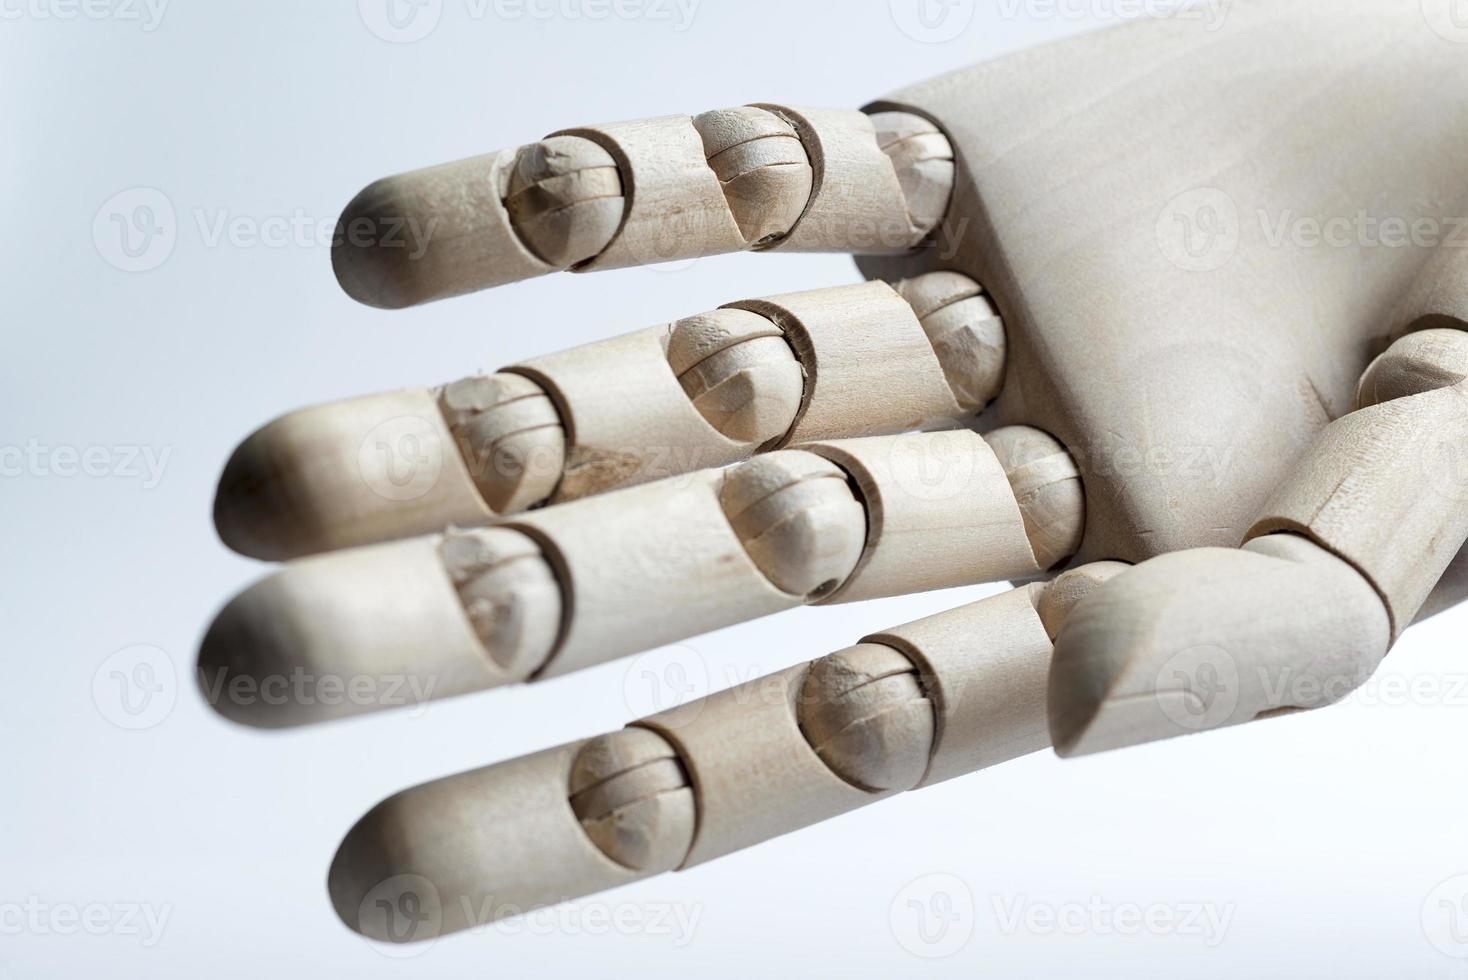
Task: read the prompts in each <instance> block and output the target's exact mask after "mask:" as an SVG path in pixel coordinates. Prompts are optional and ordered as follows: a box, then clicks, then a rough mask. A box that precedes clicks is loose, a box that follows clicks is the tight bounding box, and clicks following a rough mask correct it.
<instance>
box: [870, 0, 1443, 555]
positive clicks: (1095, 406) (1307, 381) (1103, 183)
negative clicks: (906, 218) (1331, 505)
mask: <svg viewBox="0 0 1468 980" xmlns="http://www.w3.org/2000/svg"><path fill="white" fill-rule="evenodd" d="M1327 24H1328V26H1329V29H1328V30H1326V29H1323V25H1327ZM1248 64H1255V65H1268V66H1269V69H1268V70H1267V71H1240V66H1241V65H1248ZM1219 79H1226V80H1227V82H1226V86H1225V87H1223V88H1220V87H1219V85H1220V83H1218V82H1216V81H1213V80H1219ZM1403 106H1411V107H1412V108H1411V111H1410V112H1403V111H1402V107H1403ZM871 108H873V109H884V108H903V109H907V110H909V111H914V112H918V113H920V114H923V115H925V116H927V117H929V118H931V119H933V120H934V121H935V122H936V123H937V124H938V125H939V126H940V127H941V128H942V130H943V131H944V132H945V133H946V134H947V135H948V136H949V138H950V140H951V141H952V143H953V147H954V150H955V152H956V155H957V159H958V168H957V170H958V172H957V176H956V183H955V191H954V197H953V201H952V204H951V205H950V207H949V212H948V217H947V219H946V222H945V225H944V227H943V229H941V232H940V235H939V239H940V240H939V243H938V246H937V247H936V248H931V249H927V250H925V251H924V252H923V253H922V254H921V255H919V256H917V257H915V258H913V259H911V260H907V261H904V262H891V261H878V260H862V261H861V263H860V264H861V265H862V267H863V269H864V270H865V271H867V273H868V274H870V275H881V276H885V277H887V278H894V277H897V276H900V275H902V274H904V273H909V274H910V273H911V272H912V271H915V270H920V269H928V268H934V267H946V268H954V269H958V270H960V271H962V272H965V273H966V274H968V275H969V276H971V277H973V278H974V279H976V280H977V281H979V282H982V283H983V284H984V286H985V288H986V290H987V291H988V292H989V293H990V295H991V296H992V297H993V298H994V300H995V303H996V305H997V306H998V308H999V310H1000V311H1001V312H1002V313H1003V315H1004V317H1005V323H1006V327H1007V333H1008V339H1009V346H1010V359H1009V369H1008V376H1007V379H1006V382H1005V387H1004V390H1003V393H1002V394H1001V396H1000V398H999V401H998V403H997V406H996V409H997V411H996V413H995V424H1004V423H1021V424H1027V425H1033V426H1036V427H1038V428H1040V429H1043V430H1045V431H1047V432H1050V433H1051V434H1053V435H1054V436H1055V437H1056V438H1058V439H1059V440H1060V441H1061V442H1062V443H1063V444H1065V445H1066V447H1067V448H1068V449H1070V450H1071V452H1072V453H1073V454H1074V455H1075V456H1076V458H1077V460H1078V461H1079V462H1080V465H1081V467H1082V474H1083V477H1084V480H1085V486H1086V497H1087V501H1086V502H1087V511H1088V513H1089V515H1090V518H1089V520H1088V522H1087V537H1086V541H1085V543H1084V545H1083V547H1082V549H1081V552H1080V554H1079V556H1078V558H1077V560H1078V561H1087V560H1092V559H1096V558H1116V559H1125V560H1129V561H1137V560H1141V559H1145V558H1147V557H1150V556H1153V555H1158V554H1162V553H1164V552H1167V551H1174V550H1178V549H1182V548H1189V547H1197V546H1203V545H1227V546H1233V545H1237V544H1238V543H1239V541H1240V540H1241V538H1242V536H1243V534H1244V532H1245V531H1246V530H1247V529H1248V527H1249V525H1250V523H1251V522H1252V520H1253V518H1254V515H1255V514H1256V513H1257V512H1258V509H1259V507H1260V506H1262V505H1263V503H1264V501H1265V499H1266V498H1267V497H1268V495H1269V494H1270V493H1271V492H1272V490H1273V488H1274V487H1275V486H1276V485H1277V484H1278V483H1279V482H1280V480H1281V479H1283V478H1284V476H1285V475H1286V474H1287V473H1288V471H1289V468H1290V467H1291V465H1292V464H1293V463H1294V462H1295V461H1296V460H1298V459H1299V458H1300V456H1301V455H1302V453H1304V452H1305V451H1306V450H1307V449H1308V448H1309V446H1310V445H1311V444H1312V442H1313V440H1314V438H1315V436H1316V434H1317V433H1318V432H1319V431H1320V429H1321V428H1323V427H1324V425H1325V424H1326V423H1327V422H1328V421H1330V419H1332V418H1335V417H1338V416H1340V415H1342V414H1344V413H1345V412H1346V411H1347V410H1348V409H1349V407H1350V405H1351V400H1352V395H1353V393H1354V386H1355V383H1356V379H1357V378H1358V377H1359V375H1360V373H1361V371H1362V369H1363V368H1364V367H1365V366H1366V364H1367V362H1368V361H1369V360H1370V359H1371V357H1373V356H1374V355H1375V354H1377V353H1379V352H1380V351H1381V350H1382V349H1384V348H1385V346H1386V343H1387V341H1388V339H1389V337H1390V336H1391V335H1392V333H1393V331H1394V330H1396V329H1397V328H1398V324H1401V323H1408V322H1413V321H1415V320H1416V319H1417V318H1418V316H1419V315H1422V314H1425V313H1428V312H1437V311H1441V310H1457V311H1461V309H1462V308H1463V306H1462V304H1463V302H1464V297H1465V296H1468V279H1464V278H1462V277H1461V276H1456V277H1454V276H1452V275H1450V274H1448V273H1447V272H1445V271H1441V270H1439V271H1437V272H1429V267H1430V266H1432V265H1433V264H1434V263H1437V262H1442V263H1450V264H1451V266H1452V267H1453V268H1461V262H1462V259H1461V255H1458V256H1457V257H1456V258H1452V257H1449V256H1448V255H1447V254H1446V253H1449V252H1457V253H1461V251H1462V250H1460V249H1459V250H1454V249H1450V248H1434V247H1418V246H1417V245H1412V244H1409V245H1407V246H1406V247H1397V248H1388V247H1380V246H1377V247H1372V246H1371V245H1370V244H1368V243H1367V242H1365V241H1361V242H1357V241H1355V240H1354V235H1353V240H1351V241H1349V242H1348V243H1347V244H1346V245H1345V246H1344V247H1338V248H1337V247H1329V246H1326V245H1323V244H1317V245H1314V246H1312V245H1310V244H1308V243H1307V241H1304V240H1301V239H1300V238H1299V237H1297V236H1296V235H1295V234H1294V233H1293V231H1292V229H1293V228H1294V224H1293V222H1294V221H1295V220H1296V219H1300V218H1315V219H1317V220H1328V219H1330V218H1333V217H1343V218H1346V219H1354V218H1355V216H1356V215H1357V212H1358V211H1359V210H1360V209H1361V208H1362V207H1363V206H1365V207H1367V208H1368V209H1369V213H1370V215H1373V216H1375V217H1376V218H1377V219H1385V218H1389V217H1400V218H1404V219H1406V220H1408V221H1411V220H1416V219H1426V220H1428V221H1429V222H1437V223H1438V227H1446V223H1447V222H1450V221H1451V219H1452V218H1454V217H1455V216H1462V215H1464V214H1468V210H1465V194H1468V182H1465V181H1464V179H1463V171H1462V166H1461V161H1463V160H1464V159H1468V58H1464V57H1463V50H1462V47H1461V45H1454V44H1451V43H1449V42H1447V41H1445V40H1444V39H1443V38H1441V37H1439V36H1438V35H1436V34H1434V33H1433V32H1432V31H1431V30H1430V29H1429V28H1428V27H1427V25H1426V23H1425V22H1424V20H1423V18H1422V16H1421V12H1420V11H1419V10H1418V7H1417V5H1416V4H1411V3H1383V2H1378V0H1343V2H1330V3H1325V2H1321V0H1239V2H1237V3H1234V4H1231V5H1230V11H1229V15H1228V17H1227V19H1226V22H1225V23H1224V25H1223V26H1222V28H1221V29H1219V30H1217V31H1214V32H1207V31H1204V30H1203V29H1202V27H1201V25H1199V24H1198V23H1196V22H1191V23H1190V22H1187V21H1184V20H1180V19H1163V20H1148V21H1146V22H1139V23H1137V24H1134V25H1128V26H1126V27H1123V28H1118V29H1114V30H1110V31H1105V32H1102V33H1099V34H1093V35H1088V36H1085V37H1082V38H1078V39H1075V40H1072V41H1067V42H1062V43H1060V44H1055V45H1049V46H1046V47H1042V48H1038V49H1035V50H1031V51H1026V52H1021V53H1019V54H1015V55H1011V56H1009V57H1006V58H1003V59H1001V60H999V61H996V62H992V63H989V64H984V65H979V66H976V67H973V68H969V69H965V70H962V71H959V72H955V73H953V74H950V75H946V76H943V77H940V78H937V79H934V80H932V81H930V82H926V83H923V84H919V85H916V86H913V87H911V88H908V89H905V90H903V91H901V92H899V93H897V94H896V95H894V96H892V97H891V98H889V99H885V100H882V101H880V102H878V103H876V104H875V105H874V106H872V107H871ZM1119 134H1121V135H1119ZM1388 147H1389V149H1384V148H1388ZM1210 208H1212V209H1213V210H1212V212H1210V211H1209V209H1210ZM1210 213H1212V214H1213V215H1214V216H1216V217H1218V218H1220V220H1221V222H1222V223H1221V224H1220V225H1219V226H1218V230H1219V231H1220V232H1221V233H1222V234H1221V235H1220V236H1219V237H1218V238H1217V239H1216V240H1213V241H1212V244H1211V245H1210V244H1209V239H1206V238H1203V237H1200V235H1201V231H1202V229H1201V227H1200V226H1199V224H1198V222H1199V221H1200V220H1202V221H1206V220H1208V216H1209V214H1210ZM1235 214H1236V216H1237V217H1236V218H1235V217H1234V215H1235ZM1261 216H1262V217H1261ZM1188 220H1192V221H1193V225H1192V232H1193V233H1194V238H1193V239H1192V241H1191V243H1190V242H1189V241H1188V239H1187V237H1186V235H1187V232H1188V230H1189V228H1188V225H1187V224H1186V222H1187V221H1188ZM1281 222H1283V223H1284V228H1285V229H1286V230H1285V233H1284V234H1283V236H1282V239H1279V240H1276V239H1277V231H1278V229H1279V228H1280V226H1281ZM1190 244H1191V246H1192V248H1193V251H1192V252H1189V250H1188V247H1189V245H1190ZM1205 246H1207V247H1205ZM1425 275H1426V276H1429V280H1428V282H1429V283H1430V285H1424V286H1422V287H1421V291H1420V293H1418V292H1417V291H1414V288H1413V287H1414V284H1416V283H1418V282H1419V280H1420V279H1421V277H1423V276H1425ZM1414 297H1416V298H1415V299H1414ZM1404 304H1415V305H1404Z"/></svg>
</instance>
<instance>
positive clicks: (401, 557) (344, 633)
mask: <svg viewBox="0 0 1468 980" xmlns="http://www.w3.org/2000/svg"><path fill="white" fill-rule="evenodd" d="M493 533H496V534H501V533H505V534H508V533H509V532H500V531H495V532H493ZM441 543H442V541H441V539H440V538H438V537H424V538H414V539H412V540H408V541H397V542H393V543H391V544H381V545H374V546H372V547H369V548H354V549H351V550H348V551H341V552H337V553H335V554H330V555H320V556H317V557H313V558H306V559H303V560H301V561H297V562H293V563H291V564H290V565H287V566H286V567H285V568H283V569H282V570H281V571H279V572H277V573H276V574H274V575H272V576H270V577H269V578H266V579H264V580H262V581H260V582H257V583H256V584H255V585H253V586H251V587H250V588H249V589H247V590H245V591H244V592H242V593H240V595H238V596H236V597H235V598H234V600H233V601H231V602H230V603H229V605H227V606H225V608H224V609H223V610H222V611H221V612H220V613H219V615H218V616H216V617H215V619H214V622H213V624H211V625H210V627H209V632H208V633H207V634H206V635H205V637H204V641H203V643H202V644H201V646H200V650H199V670H200V673H201V676H202V678H203V679H204V681H205V684H206V689H212V688H210V687H209V685H211V684H213V685H217V686H218V687H217V689H218V691H219V696H218V697H217V698H215V697H212V696H211V700H212V701H213V704H214V707H215V709H216V710H218V711H219V712H220V713H221V714H223V715H225V716H226V717H229V718H232V719H233V720H236V721H239V722H242V723H244V724H248V725H254V726H260V727H269V728H274V727H285V726H291V725H300V724H307V723H314V722H320V721H327V720H330V719H333V718H338V717H345V716H348V715H353V714H360V713H363V712H368V711H378V710H382V709H384V708H389V707H399V706H412V705H420V706H421V702H423V701H427V700H430V699H435V700H436V699H440V698H446V697H451V696H453V695H456V694H463V693H466V692H469V691H478V690H482V689H484V688H487V687H495V686H497V685H500V684H508V683H513V682H515V681H520V680H525V679H526V678H527V677H528V676H529V674H530V672H531V671H532V670H533V669H534V667H535V665H536V664H537V663H538V662H539V660H541V659H543V654H542V655H540V656H534V655H521V654H520V653H519V652H518V651H517V650H504V651H496V652H495V654H494V655H491V654H490V652H489V651H486V650H485V648H484V645H483V643H482V642H481V640H480V638H479V637H478V636H477V635H476V633H475V630H474V627H473V625H472V624H471V622H470V619H469V616H468V614H467V612H466V611H465V608H464V604H463V601H462V600H461V598H460V595H459V593H458V591H457V590H456V588H455V584H454V582H453V581H452V580H451V579H450V577H449V574H448V572H447V570H446V568H445V563H444V557H443V555H442V553H441V551H440V545H441ZM510 636H511V638H513V639H514V640H515V641H516V642H521V641H524V640H531V641H533V639H534V635H533V631H527V632H525V633H519V634H510ZM296 677H300V678H303V679H304V680H305V681H306V682H308V683H310V684H313V685H315V684H318V682H320V681H321V680H322V679H324V678H336V680H337V681H338V682H340V685H341V687H342V689H343V690H342V692H341V696H340V697H336V696H333V697H332V698H326V697H312V698H298V697H290V696H287V697H284V699H283V700H278V699H280V698H281V695H282V694H285V693H287V692H289V691H290V688H289V687H288V686H286V685H288V684H290V683H291V682H292V678H296ZM240 690H243V691H245V692H246V694H248V696H247V697H246V696H241V695H240V694H239V693H238V692H239V691H240Z"/></svg>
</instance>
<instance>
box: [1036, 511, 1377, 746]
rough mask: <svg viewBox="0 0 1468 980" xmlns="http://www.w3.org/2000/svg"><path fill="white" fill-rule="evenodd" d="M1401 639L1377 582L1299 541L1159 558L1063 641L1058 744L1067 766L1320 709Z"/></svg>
mask: <svg viewBox="0 0 1468 980" xmlns="http://www.w3.org/2000/svg"><path fill="white" fill-rule="evenodd" d="M1391 639H1392V637H1391V626H1390V621H1389V618H1388V616H1387V612H1386V609H1385V607H1384V606H1383V605H1382V602H1381V600H1380V597H1379V596H1378V595H1377V593H1376V592H1375V590H1373V589H1372V587H1371V584H1370V583H1369V582H1368V581H1367V580H1366V579H1365V578H1364V577H1363V576H1362V575H1361V574H1360V573H1359V572H1357V571H1356V570H1355V569H1354V568H1352V567H1351V565H1349V564H1348V563H1346V562H1345V561H1343V560H1341V559H1340V558H1337V557H1336V556H1335V555H1332V554H1331V553H1330V552H1329V551H1326V550H1325V549H1324V548H1322V547H1320V546H1319V545H1317V544H1315V543H1314V542H1312V541H1309V540H1307V539H1306V538H1303V537H1300V536H1298V535H1295V534H1268V535H1265V536H1263V537H1259V538H1255V539H1254V540H1252V541H1250V542H1248V543H1247V544H1246V545H1245V546H1244V547H1243V548H1241V549H1240V548H1193V549H1190V550H1186V551H1178V552H1173V553H1171V554H1166V555H1162V556H1160V557H1157V558H1153V559H1151V560H1149V561H1146V562H1143V563H1141V564H1139V565H1137V566H1136V567H1135V568H1132V569H1131V570H1129V571H1127V572H1125V573H1123V574H1121V575H1118V576H1117V577H1115V578H1114V579H1112V580H1111V581H1110V582H1108V583H1107V584H1106V587H1105V588H1102V589H1098V590H1096V591H1095V592H1094V593H1092V594H1091V595H1090V596H1089V597H1088V598H1087V599H1086V600H1085V601H1084V602H1081V603H1079V604H1078V605H1077V606H1076V607H1075V609H1074V611H1073V612H1072V613H1071V615H1070V618H1069V620H1067V622H1066V623H1065V626H1064V627H1063V628H1062V629H1061V630H1060V633H1059V636H1058V637H1057V638H1056V641H1055V654H1054V658H1053V661H1052V664H1051V669H1050V678H1049V694H1048V696H1047V711H1048V714H1049V722H1050V736H1051V738H1052V739H1053V740H1054V742H1055V749H1056V752H1057V753H1059V754H1060V755H1062V756H1072V755H1085V754H1088V753H1092V752H1100V751H1105V750H1108V749H1115V748H1121V747H1123V746H1128V745H1136V744H1140V743H1142V742H1149V741H1154V740H1158V739H1166V738H1174V737H1177V736H1180V735H1187V734H1192V733H1195V732H1200V731H1204V730H1209V729H1215V728H1222V727H1225V726H1228V725H1238V724H1242V723H1244V722H1248V721H1252V720H1254V719H1255V718H1258V717H1261V716H1267V715H1270V714H1274V713H1276V712H1280V711H1287V710H1295V709H1303V708H1318V707H1322V706H1324V705H1327V704H1331V703H1333V702H1335V701H1338V700H1340V699H1341V698H1343V697H1345V696H1346V695H1347V694H1349V693H1350V692H1351V691H1353V690H1355V689H1356V688H1357V687H1358V686H1359V685H1360V684H1361V683H1362V682H1363V681H1365V680H1366V678H1367V677H1369V676H1370V675H1371V672H1372V671H1373V670H1374V669H1375V668H1376V665H1377V664H1378V663H1380V661H1381V658H1382V657H1383V656H1385V655H1386V651H1387V648H1388V647H1389V646H1390V645H1391Z"/></svg>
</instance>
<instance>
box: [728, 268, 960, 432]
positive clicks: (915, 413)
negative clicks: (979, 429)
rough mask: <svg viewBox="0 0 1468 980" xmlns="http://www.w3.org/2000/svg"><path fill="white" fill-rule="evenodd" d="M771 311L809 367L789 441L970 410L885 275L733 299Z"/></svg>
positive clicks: (916, 425) (946, 420)
mask: <svg viewBox="0 0 1468 980" xmlns="http://www.w3.org/2000/svg"><path fill="white" fill-rule="evenodd" d="M727 306H728V307H730V308H734V309H743V310H751V311H753V312H755V313H758V314H760V315H761V316H765V317H768V318H769V319H771V320H773V321H774V322H775V323H777V324H779V326H780V327H781V328H782V329H783V330H784V331H785V336H786V338H787V339H788V340H789V341H790V345H791V347H792V348H794V350H795V354H796V356H797V357H798V358H799V359H800V363H801V366H802V367H804V369H805V372H806V390H805V394H804V397H803V399H802V405H801V411H800V414H799V416H798V417H797V419H796V421H795V425H794V426H793V427H792V429H791V430H790V432H789V433H788V434H787V435H786V437H785V439H784V440H783V444H785V445H789V444H791V443H800V442H814V441H816V440H820V439H839V438H841V437H843V436H847V435H851V434H853V433H868V432H872V433H876V432H894V431H902V430H910V429H924V428H931V427H933V426H935V425H940V424H942V425H952V424H953V421H954V420H955V419H958V418H962V417H963V415H964V412H963V410H962V409H961V408H959V406H958V403H957V402H956V401H955V400H954V397H953V392H952V390H951V389H950V388H949V387H948V381H947V379H946V378H945V377H944V374H943V367H942V365H940V364H939V363H938V358H937V355H936V354H934V353H933V345H932V343H931V342H929V340H928V336H927V334H926V333H925V332H924V331H923V328H922V324H920V323H919V322H918V319H917V315H916V314H915V313H913V309H912V307H911V306H910V305H909V304H908V303H907V301H906V300H904V299H903V298H902V297H901V296H899V295H897V292H896V291H895V290H894V289H893V288H892V287H891V286H888V285H887V284H886V283H883V282H876V281H873V282H867V283H863V284H861V285H858V286H849V287H845V288H842V289H816V290H810V291H807V292H800V293H787V294H785V295H782V296H771V297H768V298H765V299H755V300H744V301H741V302H737V303H729V304H727Z"/></svg>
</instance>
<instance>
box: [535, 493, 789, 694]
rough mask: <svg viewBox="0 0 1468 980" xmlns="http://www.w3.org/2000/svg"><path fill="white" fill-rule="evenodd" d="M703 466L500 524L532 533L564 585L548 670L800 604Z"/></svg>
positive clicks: (588, 663) (548, 673) (606, 657)
mask: <svg viewBox="0 0 1468 980" xmlns="http://www.w3.org/2000/svg"><path fill="white" fill-rule="evenodd" d="M722 480H723V476H722V475H721V474H720V473H717V472H701V473H696V474H693V475H690V476H688V477H687V478H684V479H676V480H663V481H661V482H658V483H650V484H647V485H645V486H642V487H634V488H631V489H627V490H623V491H621V492H620V493H615V494H608V495H605V496H601V497H591V498H588V499H586V500H581V501H577V502H575V503H571V504H567V505H565V506H563V507H554V508H550V509H547V510H542V511H532V512H530V513H528V514H525V515H522V516H520V517H517V518H515V519H513V520H511V521H508V522H506V525H507V526H510V527H516V528H520V529H523V530H525V531H526V532H527V533H529V534H530V535H531V536H532V537H534V538H535V539H536V540H538V541H539V542H540V543H541V545H542V547H543V548H544V549H545V551H546V554H547V556H548V557H549V558H550V560H551V563H552V565H553V566H554V567H555V568H556V570H557V572H558V574H559V576H560V579H561V584H562V588H563V589H564V591H565V603H566V610H567V619H566V626H565V630H564V633H563V635H562V638H561V642H560V645H559V647H558V648H557V651H556V652H555V653H554V654H552V656H551V659H550V661H549V663H547V664H546V666H545V667H544V669H543V670H542V671H541V673H540V675H538V676H545V677H553V676H558V675H561V674H565V673H569V672H571V671H573V670H580V669H581V668H583V667H589V666H592V665H593V664H599V663H604V662H606V661H608V660H614V659H616V658H617V657H621V656H625V655H626V654H630V653H636V652H638V651H641V650H649V649H652V648H653V647H656V646H659V645H661V644H663V643H670V642H673V641H674V640H682V639H686V638H688V637H690V636H697V635H698V634H700V633H706V632H708V631H710V630H715V629H719V628H721V627H724V626H731V625H733V624H735V623H742V622H744V621H745V620H749V619H755V618H758V617H760V616H767V615H769V614H770V613H775V612H779V611H780V610H782V609H790V608H792V607H794V606H798V605H800V604H801V599H800V598H799V597H798V596H792V595H787V594H786V593H784V592H781V591H780V590H779V589H777V588H775V586H774V585H772V584H770V581H769V580H768V579H766V578H765V576H764V575H762V574H761V573H760V571H759V569H758V568H757V567H755V565H754V563H753V562H752V561H751V560H750V558H749V555H748V554H747V553H746V552H745V550H744V545H743V544H742V543H741V542H740V540H739V537H738V535H736V534H735V533H734V530H733V528H731V527H730V526H729V520H728V518H727V517H726V516H725V514H724V510H723V508H722V507H721V506H720V503H719V487H720V484H721V483H722Z"/></svg>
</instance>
